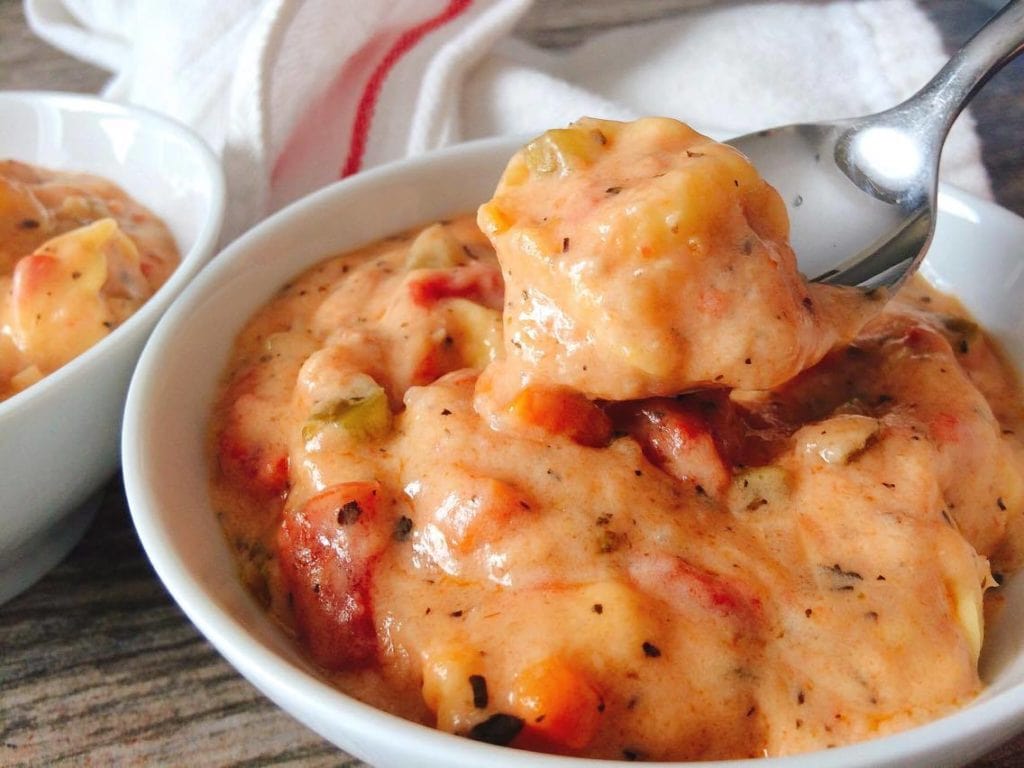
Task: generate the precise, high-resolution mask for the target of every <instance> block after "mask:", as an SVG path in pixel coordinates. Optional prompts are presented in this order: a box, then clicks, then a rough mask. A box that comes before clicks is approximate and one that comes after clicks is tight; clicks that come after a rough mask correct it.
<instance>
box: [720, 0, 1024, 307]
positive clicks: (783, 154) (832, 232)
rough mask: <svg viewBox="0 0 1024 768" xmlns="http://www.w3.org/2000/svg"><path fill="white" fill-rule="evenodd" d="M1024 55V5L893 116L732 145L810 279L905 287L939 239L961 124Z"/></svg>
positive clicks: (995, 21) (794, 129)
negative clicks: (780, 216)
mask: <svg viewBox="0 0 1024 768" xmlns="http://www.w3.org/2000/svg"><path fill="white" fill-rule="evenodd" d="M1021 50H1024V0H1013V2H1010V3H1008V4H1007V5H1006V6H1005V7H1004V8H1003V9H1002V10H1001V11H999V13H997V14H996V15H995V16H993V17H992V18H991V19H990V20H989V21H988V23H987V24H985V26H984V27H982V28H981V29H980V30H979V31H978V32H977V33H976V34H975V35H974V37H972V38H971V39H970V40H969V41H968V42H967V44H966V45H964V47H963V48H961V49H960V50H959V51H957V52H956V54H955V55H954V56H953V58H952V59H950V60H949V62H948V63H947V64H946V65H945V66H944V67H943V68H942V69H941V70H939V73H938V74H937V75H935V77H933V78H932V79H931V80H930V81H929V82H928V84H927V85H925V86H924V88H922V89H921V90H920V91H918V92H917V93H916V94H914V95H913V96H911V97H910V98H909V99H907V100H906V101H904V102H903V103H902V104H899V105H897V106H895V107H893V108H891V109H888V110H886V111H884V112H879V113H877V114H874V115H869V116H867V117H857V118H850V119H846V120H838V121H835V122H830V123H817V124H802V125H787V126H782V127H780V128H772V129H770V130H767V131H760V132H758V133H752V134H748V135H746V136H740V137H739V138H736V139H731V140H729V142H728V143H729V144H731V145H732V146H734V147H736V148H737V149H739V150H740V151H741V152H743V153H744V154H745V155H747V156H748V157H749V158H750V159H751V160H752V161H753V163H754V165H755V166H757V168H758V170H759V171H760V173H761V175H762V176H764V178H765V179H767V180H768V181H769V182H770V183H771V184H772V185H773V186H775V188H776V189H778V190H779V193H780V194H781V195H782V197H783V199H784V200H785V201H786V203H787V205H788V206H789V209H790V218H791V233H790V240H791V243H792V245H793V249H794V250H795V251H796V254H797V257H798V260H799V263H800V267H801V270H802V271H803V272H804V274H807V275H813V277H812V279H813V280H815V281H818V282H824V283H834V284H839V285H859V286H863V287H865V288H874V287H877V286H889V287H893V288H895V287H897V286H898V285H899V284H900V283H901V282H902V281H903V280H904V279H905V278H906V277H908V276H909V275H911V274H912V273H913V271H914V270H915V269H916V268H917V265H918V263H919V262H920V261H921V259H922V258H923V257H924V253H925V251H926V250H927V248H928V244H929V243H930V242H931V238H932V234H933V232H934V231H935V216H936V202H935V201H936V194H937V189H938V171H939V156H940V155H941V153H942V145H943V143H944V142H945V140H946V134H947V133H948V132H949V128H950V126H951V125H952V124H953V121H954V120H955V119H956V117H957V115H959V114H960V111H961V110H962V109H963V108H964V106H965V105H966V104H967V102H968V101H969V100H970V99H971V97H972V96H973V95H974V94H975V93H976V92H977V91H978V90H979V89H980V88H981V86H982V85H983V84H984V83H985V82H986V81H987V80H988V78H989V77H991V76H992V75H993V74H994V73H995V72H997V71H998V70H999V69H1000V68H1001V67H1002V66H1003V65H1004V64H1006V63H1007V62H1008V61H1010V60H1011V59H1012V58H1013V57H1014V56H1016V55H1017V54H1018V53H1020V52H1021Z"/></svg>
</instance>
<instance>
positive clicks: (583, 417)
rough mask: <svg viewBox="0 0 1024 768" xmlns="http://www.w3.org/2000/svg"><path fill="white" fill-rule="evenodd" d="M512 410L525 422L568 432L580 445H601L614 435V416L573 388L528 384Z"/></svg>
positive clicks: (566, 433) (550, 430)
mask: <svg viewBox="0 0 1024 768" xmlns="http://www.w3.org/2000/svg"><path fill="white" fill-rule="evenodd" d="M509 412H510V413H511V414H512V415H513V416H514V417H515V418H517V419H518V420H519V421H521V422H523V423H525V424H530V425H533V426H536V427H541V428H542V429H544V430H546V431H547V432H550V433H552V434H556V435H565V436H566V437H568V438H569V439H570V440H572V441H573V442H576V443H579V444H580V445H586V446H590V447H592V448H598V447H601V446H604V445H606V444H607V443H608V441H609V439H611V434H612V422H611V419H609V418H608V416H607V414H605V412H604V411H603V410H602V409H601V408H600V406H598V405H597V404H596V403H593V402H591V401H590V400H588V399H587V398H586V396H584V395H583V394H581V393H579V392H575V391H574V390H571V389H566V388H563V387H527V388H525V389H524V390H522V391H521V392H520V393H519V394H518V395H516V397H515V399H514V400H513V401H512V404H511V405H510V406H509Z"/></svg>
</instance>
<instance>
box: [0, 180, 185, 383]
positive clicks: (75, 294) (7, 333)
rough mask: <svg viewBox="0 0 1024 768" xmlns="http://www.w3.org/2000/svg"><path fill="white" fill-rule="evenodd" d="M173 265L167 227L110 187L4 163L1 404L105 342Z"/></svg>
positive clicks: (0, 194)
mask: <svg viewBox="0 0 1024 768" xmlns="http://www.w3.org/2000/svg"><path fill="white" fill-rule="evenodd" d="M178 261H179V256H178V250H177V246H176V245H175V243H174V239H173V237H172V236H171V234H170V232H168V230H167V227H166V226H164V224H163V222H161V221H160V220H159V219H158V218H157V217H156V216H154V215H153V214H152V213H151V212H150V211H148V210H147V209H145V208H144V207H143V206H141V205H140V204H139V203H137V202H135V201H134V200H132V199H131V198H130V197H128V196H127V195H126V194H125V193H124V192H123V191H122V190H121V189H120V188H118V187H117V186H116V185H114V184H113V183H111V182H109V181H107V180H105V179H102V178H99V177H97V176H90V175H88V174H81V173H68V172H63V171H50V170H47V169H44V168H38V167H35V166H31V165H27V164H25V163H21V162H18V161H15V160H3V161H0V399H4V398H6V397H10V396H11V395H13V394H15V393H16V392H19V391H20V390H22V389H24V388H25V387H27V386H29V385H31V384H33V383H35V382H36V381H38V380H39V379H40V378H42V377H43V376H45V375H46V374H48V373H51V372H53V371H54V370H56V369H57V368H59V367H60V366H62V365H64V364H65V363H66V362H68V361H69V360H71V359H72V358H74V357H76V356H77V355H79V354H81V353H82V352H84V351H85V350H86V349H88V348H89V347H91V346H92V345H93V344H95V343H96V342H97V341H99V340H100V339H102V338H103V337H104V336H107V335H108V334H109V333H110V332H111V331H112V330H113V329H114V328H116V327H117V326H118V325H120V324H121V323H122V322H124V320H125V319H127V318H128V316H129V315H131V314H132V313H134V312H135V311H136V310H137V309H138V308H139V307H140V306H142V304H143V302H145V301H146V299H148V298H149V297H150V296H151V295H152V294H153V292H154V291H155V290H156V289H157V288H159V287H160V286H161V285H162V284H163V283H164V281H165V280H166V279H167V277H168V275H169V274H170V272H171V271H172V270H173V269H174V267H175V266H176V265H177V264H178Z"/></svg>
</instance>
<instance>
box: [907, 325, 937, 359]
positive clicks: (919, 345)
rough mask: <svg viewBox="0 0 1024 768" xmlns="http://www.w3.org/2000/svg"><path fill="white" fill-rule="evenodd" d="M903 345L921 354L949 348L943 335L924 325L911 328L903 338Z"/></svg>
mask: <svg viewBox="0 0 1024 768" xmlns="http://www.w3.org/2000/svg"><path fill="white" fill-rule="evenodd" d="M903 343H904V344H905V345H906V346H907V348H908V349H910V350H912V351H914V352H917V353H919V354H927V353H929V352H938V351H939V350H941V349H942V348H943V347H946V346H948V342H947V341H946V339H945V338H944V337H943V336H942V334H941V333H939V332H938V331H936V330H935V329H934V328H929V327H927V326H924V325H915V326H913V327H912V328H910V329H909V330H908V331H907V332H906V333H905V334H904V336H903Z"/></svg>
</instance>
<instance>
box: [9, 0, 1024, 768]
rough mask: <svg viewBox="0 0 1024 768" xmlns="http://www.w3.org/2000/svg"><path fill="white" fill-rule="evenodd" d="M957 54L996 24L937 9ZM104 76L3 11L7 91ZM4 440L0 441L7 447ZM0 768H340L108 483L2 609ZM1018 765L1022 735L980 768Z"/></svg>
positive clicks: (1000, 159)
mask: <svg viewBox="0 0 1024 768" xmlns="http://www.w3.org/2000/svg"><path fill="white" fill-rule="evenodd" d="M709 1H710V0H632V2H630V3H622V2H621V0H590V2H587V3H579V2H573V1H572V0H540V1H539V2H538V3H537V4H536V6H535V7H534V8H533V10H532V11H531V12H530V13H529V14H528V16H527V17H526V18H524V19H523V21H522V22H521V23H520V25H519V27H518V29H517V33H518V34H519V35H520V36H522V37H524V38H526V39H528V40H530V41H532V42H534V43H536V44H539V45H544V46H549V47H558V46H566V45H574V44H577V43H579V42H580V41H582V40H584V39H586V37H587V36H589V35H591V34H594V33H595V32H599V31H601V30H604V29H607V28H610V27H613V26H618V25H621V24H631V23H639V22H643V21H649V20H654V19H658V18H663V17H666V16H671V15H673V14H675V13H678V11H679V10H680V9H682V8H685V7H689V6H692V5H693V4H694V3H700V2H709ZM922 6H924V8H925V10H926V11H927V12H928V13H929V15H930V17H931V18H932V20H933V21H934V22H935V23H936V24H937V25H938V26H939V27H940V29H941V30H942V31H943V34H944V36H945V40H946V43H947V45H948V46H956V45H959V44H960V43H961V42H962V41H963V38H964V36H965V35H966V34H968V32H969V30H973V29H975V28H976V27H977V26H978V25H979V24H980V23H981V21H982V20H983V19H984V18H985V17H986V16H987V15H988V13H989V12H990V10H989V9H988V8H987V7H986V6H985V5H984V4H983V3H980V2H960V0H932V1H929V2H923V3H922ZM106 79H107V75H106V74H105V73H103V72H101V71H100V70H97V69H95V68H92V67H89V66H86V65H83V64H82V63H80V62H77V61H74V60H72V59H69V58H67V57H65V56H63V55H61V54H60V53H59V52H57V51H55V50H54V49H52V48H50V47H49V46H47V45H46V44H45V43H42V42H41V41H39V40H38V39H37V38H35V37H34V36H33V35H32V34H31V33H30V32H29V31H28V29H27V27H26V25H25V22H24V17H23V15H22V9H21V3H20V1H19V0H0V89H10V88H13V89H28V88H31V89H56V90H70V91H83V92H90V91H96V90H98V89H99V88H100V87H101V86H102V84H103V83H104V82H105V81H106ZM1022 84H1024V62H1020V63H1018V64H1014V65H1011V66H1010V67H1008V68H1007V70H1006V71H1005V72H1004V73H1002V74H1000V75H999V76H997V77H996V78H995V79H994V80H993V82H992V83H990V84H989V86H988V87H987V88H986V90H985V91H984V92H983V93H982V94H981V96H979V97H978V100H977V101H976V103H975V106H974V111H975V115H976V118H977V119H978V122H979V132H980V134H981V138H982V143H983V148H984V160H985V163H986V165H987V167H988V169H989V171H990V173H991V175H992V178H993V186H994V190H995V194H996V197H997V199H998V200H999V201H1000V202H1001V203H1002V204H1003V205H1005V206H1007V207H1009V208H1010V209H1012V210H1015V211H1017V212H1018V213H1024V151H1022V150H1021V139H1022V137H1024V100H1022V99H1021V98H1020V96H1019V94H1020V93H1021V92H1022ZM0 439H2V437H0ZM0 765H4V766H51V765H55V766H72V765H73V766H79V765H86V766H88V765H97V766H101V765H102V766H106V765H119V766H120V765H126V766H131V765H146V766H148V765H161V766H162V765H188V766H191V767H193V768H200V767H201V766H257V765H261V766H262V765H285V766H288V765H294V766H314V767H318V766H346V767H348V768H356V767H357V766H363V765H364V764H363V763H361V762H360V761H358V760H355V759H352V758H349V757H347V756H346V755H344V754H343V753H341V752H339V751H338V750H337V749H335V748H334V747H332V746H331V745H329V744H328V743H327V742H325V741H324V740H323V739H321V738H320V737H318V736H316V735H315V734H313V733H312V732H311V731H309V730H307V729H306V728H305V727H303V726H302V725H300V724H299V723H297V722H296V721H294V720H293V719H292V718H291V717H289V716H288V715H286V714H285V713H283V712H282V711H281V710H279V709H278V708H277V707H276V706H274V705H273V704H271V703H270V702H269V701H268V700H267V699H266V698H264V697H263V696H262V695H261V694H260V693H259V692H258V691H256V690H255V689H254V688H253V687H252V686H251V685H249V684H248V683H247V682H246V681H244V680H243V679H242V678H241V677H239V676H238V674H237V673H236V672H235V671H234V670H233V669H232V668H231V667H230V666H229V665H228V664H227V663H226V662H225V661H224V660H223V659H222V658H221V657H220V655H219V654H218V653H217V652H216V651H215V650H213V648H212V647H211V646H210V645H209V644H208V643H207V642H206V641H205V640H204V639H203V638H202V637H201V636H200V635H199V633H198V632H197V631H196V629H195V628H194V627H193V626H192V624H191V623H190V622H189V621H188V620H187V619H186V618H185V616H184V615H183V614H182V613H181V611H180V610H179V609H178V608H177V606H176V605H175V604H174V603H173V601H172V600H171V599H170V598H169V597H168V595H167V593H166V592H165V591H164V589H163V587H162V585H161V584H160V582H159V581H158V580H157V578H156V577H155V575H154V574H153V572H152V570H151V568H150V566H149V563H148V561H147V560H146V558H145V555H144V554H143V552H142V550H141V547H140V546H139V543H138V540H137V538H136V536H135V532H134V529H133V528H132V526H131V521H130V519H129V517H128V513H127V509H126V506H125V499H124V492H123V489H122V486H121V482H120V478H119V477H115V478H113V479H112V480H111V481H110V483H109V484H108V486H107V488H106V492H105V497H104V500H103V503H102V505H101V509H100V512H99V514H98V517H97V520H96V522H95V524H94V525H93V526H92V528H91V529H90V531H89V532H88V534H87V535H86V537H85V539H84V540H83V541H82V543H81V544H80V545H79V546H78V547H77V548H76V549H75V550H74V552H73V553H72V554H71V555H70V556H69V557H68V559H67V560H66V561H65V562H64V563H63V564H62V565H60V566H59V567H58V568H57V569H56V570H54V571H53V572H52V573H50V574H49V575H48V576H47V577H46V578H44V579H43V580H42V581H41V582H39V583H38V584H37V585H36V586H35V587H33V588H32V589H30V590H29V591H28V592H26V593H25V594H23V595H21V596H20V597H18V598H16V599H14V600H13V601H11V602H10V603H8V604H7V605H5V606H3V607H0ZM1021 765H1024V736H1022V737H1018V738H1017V739H1015V740H1013V741H1011V742H1010V743H1009V744H1007V745H1004V746H1003V747H1002V748H1000V749H998V750H995V751H994V752H992V753H991V754H990V755H988V756H986V757H984V758H982V759H980V760H978V761H977V762H975V763H974V764H973V768H1013V767H1019V766H1021Z"/></svg>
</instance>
